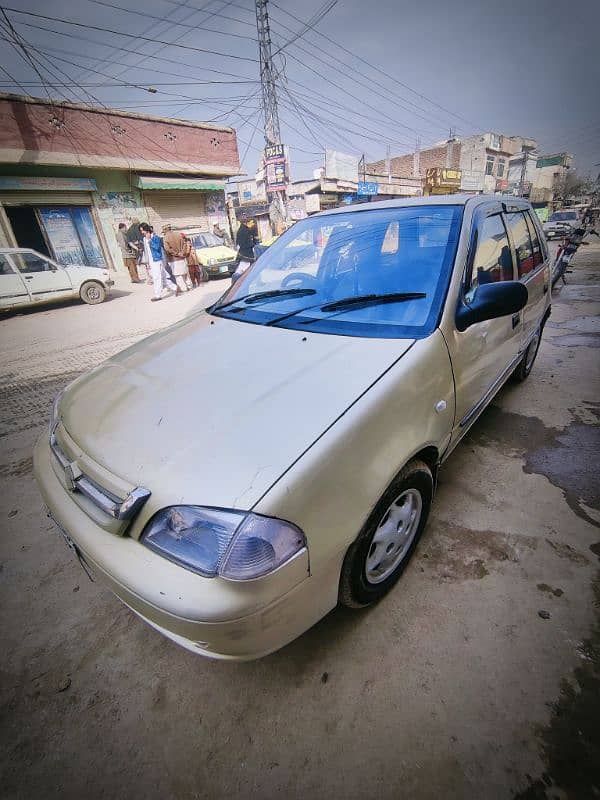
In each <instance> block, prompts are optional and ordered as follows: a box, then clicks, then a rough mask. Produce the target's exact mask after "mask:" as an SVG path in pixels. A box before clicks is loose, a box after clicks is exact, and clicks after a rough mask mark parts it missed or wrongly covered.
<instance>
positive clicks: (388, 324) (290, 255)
mask: <svg viewBox="0 0 600 800" xmlns="http://www.w3.org/2000/svg"><path fill="white" fill-rule="evenodd" d="M461 220H462V206H454V205H420V206H418V205H414V206H406V207H396V208H383V209H382V208H379V209H369V210H368V209H365V210H360V211H359V210H356V211H351V212H345V213H335V214H328V215H323V216H320V215H319V216H315V217H309V218H308V219H305V220H302V221H300V222H297V223H296V224H295V225H294V227H293V228H291V229H290V230H289V231H287V232H286V233H285V234H283V235H282V236H281V237H280V238H279V239H278V240H277V241H276V242H274V243H273V244H272V245H271V247H270V248H269V249H268V250H266V251H265V252H264V253H263V254H262V255H261V256H260V258H259V259H258V260H257V261H256V262H255V264H254V265H253V266H252V267H251V268H250V269H248V270H247V271H246V272H245V273H244V274H243V275H242V276H241V278H240V279H239V280H238V281H237V282H236V283H235V284H234V285H233V286H232V287H231V288H230V289H229V291H228V292H226V294H225V295H224V296H223V297H221V299H220V300H219V301H218V302H217V303H216V304H215V305H214V306H212V308H211V309H210V313H212V314H215V315H217V316H227V317H232V318H234V319H236V320H239V321H243V322H250V323H254V324H263V325H274V326H279V327H285V328H294V329H299V330H310V331H314V332H316V333H334V334H341V335H345V336H368V337H379V338H406V337H411V338H415V337H418V338H421V337H423V336H427V335H428V334H430V333H431V332H432V331H433V330H434V328H435V327H436V325H437V322H438V318H439V314H440V309H441V306H442V303H443V301H444V297H445V295H446V290H447V286H448V280H449V276H450V272H451V270H452V266H453V263H454V257H455V254H456V247H457V243H458V236H459V231H460V224H461ZM291 289H296V290H302V291H296V292H291V291H290V290H291ZM342 301H343V302H342Z"/></svg>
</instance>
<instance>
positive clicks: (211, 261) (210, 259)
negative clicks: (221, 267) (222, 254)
mask: <svg viewBox="0 0 600 800" xmlns="http://www.w3.org/2000/svg"><path fill="white" fill-rule="evenodd" d="M206 263H207V264H208V266H209V267H212V265H213V264H216V263H217V259H216V258H209V259H208V260H207V262H206Z"/></svg>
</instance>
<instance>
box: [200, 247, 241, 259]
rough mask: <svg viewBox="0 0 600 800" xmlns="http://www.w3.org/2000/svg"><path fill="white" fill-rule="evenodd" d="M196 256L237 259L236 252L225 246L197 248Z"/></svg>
mask: <svg viewBox="0 0 600 800" xmlns="http://www.w3.org/2000/svg"><path fill="white" fill-rule="evenodd" d="M196 254H197V255H199V256H202V257H203V258H235V256H236V251H235V250H232V249H231V247H227V246H226V245H224V244H220V245H216V246H215V247H197V248H196Z"/></svg>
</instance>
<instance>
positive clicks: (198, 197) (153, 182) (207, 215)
mask: <svg viewBox="0 0 600 800" xmlns="http://www.w3.org/2000/svg"><path fill="white" fill-rule="evenodd" d="M136 183H137V186H138V187H139V189H140V190H141V192H142V200H143V204H144V207H145V210H146V215H147V218H148V221H149V222H150V224H151V225H152V226H153V227H154V228H155V229H156V230H157V232H159V233H160V230H161V229H162V228H163V226H165V225H173V226H174V227H175V228H183V229H185V228H202V229H204V230H211V229H212V226H213V225H214V224H215V223H218V224H219V225H221V226H223V225H227V223H228V218H227V209H226V207H225V182H224V181H218V180H205V179H201V178H167V177H164V176H157V177H153V176H144V175H141V176H139V177H138V179H137V181H136Z"/></svg>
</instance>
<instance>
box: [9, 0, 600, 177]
mask: <svg viewBox="0 0 600 800" xmlns="http://www.w3.org/2000/svg"><path fill="white" fill-rule="evenodd" d="M4 2H6V3H8V5H6V6H4V8H5V13H6V15H7V18H8V21H9V22H10V24H11V25H12V26H13V27H14V30H15V31H16V33H17V34H18V36H19V37H21V40H22V42H23V43H24V45H25V50H26V53H23V51H22V50H20V52H17V51H16V50H15V48H14V47H12V46H11V45H10V44H9V43H8V42H6V41H5V39H6V37H7V35H8V33H7V30H8V28H7V24H8V23H7V19H6V18H5V17H3V16H2V15H1V14H0V26H1V27H2V29H3V31H4V32H2V33H0V36H2V37H4V40H0V65H2V66H1V68H0V69H1V72H0V90H2V91H12V92H16V93H19V94H23V93H27V94H31V95H34V96H37V97H47V96H48V94H50V95H51V96H53V97H55V98H62V99H69V100H73V101H77V102H86V103H95V102H102V103H103V104H104V105H106V106H110V107H115V108H123V109H131V110H134V111H138V112H141V113H146V112H147V113H152V114H156V115H159V116H169V117H181V118H183V119H192V120H202V121H208V120H214V121H216V122H219V123H221V124H226V125H231V126H232V127H234V128H235V129H236V131H237V133H238V142H239V150H240V157H241V159H242V169H243V172H245V173H248V174H250V175H253V174H254V172H255V170H256V167H257V163H258V159H259V157H260V153H261V150H262V147H263V146H264V135H263V119H262V115H261V111H260V102H259V101H260V84H259V82H258V76H259V65H258V46H257V41H256V39H257V36H256V20H255V12H254V2H253V0H208V1H207V0H144V2H141V1H140V0H78V1H77V2H74V0H71V1H70V2H69V1H68V0H51V1H50V2H48V0H18V2H17V0H4ZM11 8H12V9H13V10H10V9H11ZM17 12H31V14H37V15H42V17H43V16H45V17H46V18H42V17H39V16H32V15H28V14H24V13H17ZM269 16H270V22H271V34H272V41H273V52H274V53H275V52H277V55H276V56H275V63H276V65H277V68H278V70H279V71H280V73H279V81H278V83H279V88H278V98H279V116H280V125H281V139H282V141H283V142H284V143H285V144H287V145H289V147H290V155H291V169H292V178H293V179H294V180H299V179H303V178H307V177H310V176H311V175H312V171H313V170H314V169H315V168H317V167H319V166H321V165H322V163H323V152H324V150H325V148H331V149H336V150H341V151H343V152H345V153H352V154H355V155H357V156H361V155H363V154H364V155H365V157H366V159H367V160H368V161H370V160H376V159H380V158H384V157H385V155H386V149H387V147H388V146H389V147H390V150H391V154H392V155H400V154H402V153H407V152H412V151H413V150H414V149H415V143H416V141H417V140H419V142H420V146H421V147H422V148H424V147H427V146H429V145H431V144H433V143H435V142H438V141H441V140H443V139H445V138H447V137H448V136H449V134H450V131H451V130H452V131H453V132H454V133H455V135H458V136H466V135H470V134H473V133H476V132H481V131H487V130H490V131H494V132H497V133H503V134H507V135H522V136H529V137H532V138H534V139H536V140H537V141H538V143H539V147H540V150H541V151H542V152H545V153H550V152H561V151H567V152H569V153H571V154H573V156H574V167H575V168H576V169H577V170H578V171H579V172H580V173H582V174H587V173H590V174H592V175H594V176H596V175H597V174H598V173H599V172H600V101H599V100H600V58H599V56H598V47H599V32H600V0H580V2H579V3H577V4H573V5H569V4H567V3H565V2H564V0H544V1H542V0H527V2H525V3H524V2H523V0H503V2H501V3H499V2H497V0H463V2H460V1H459V2H456V1H455V2H454V3H450V2H448V0H419V2H413V1H411V2H402V0H374V2H371V3H368V2H365V0H304V2H303V3H302V4H300V3H298V2H295V0H294V1H292V0H276V1H275V0H269ZM60 20H64V21H65V22H62V21H60ZM73 23H78V24H77V25H75V24H73ZM307 23H308V25H307ZM310 25H312V27H310ZM102 29H106V30H102ZM298 34H301V35H299V36H298ZM280 48H281V50H280ZM32 61H33V64H32V63H31V62H32ZM149 88H152V89H155V90H156V91H153V92H148V91H147V90H148V89H149Z"/></svg>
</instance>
